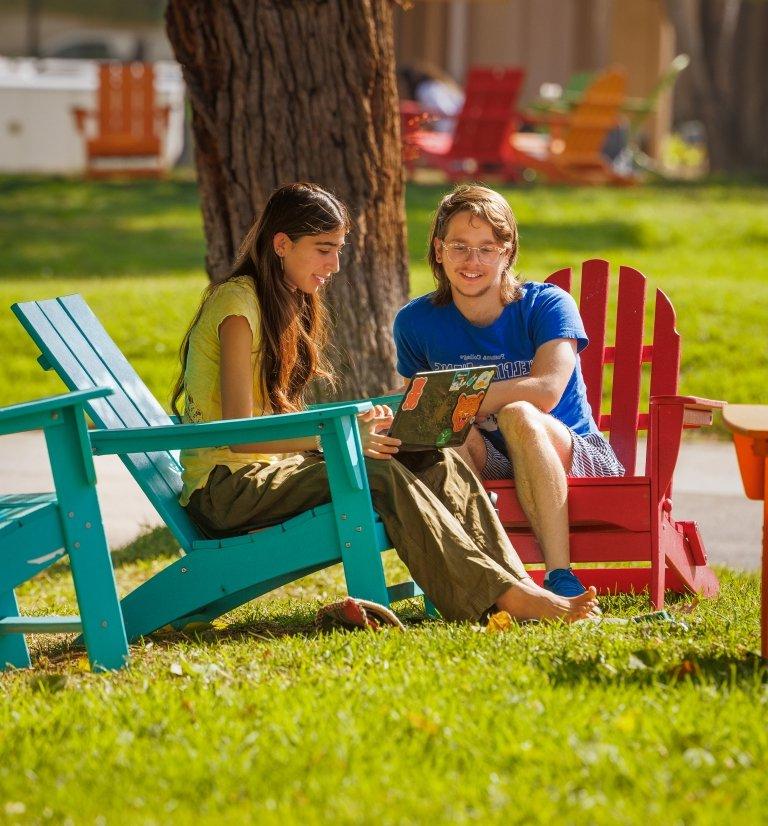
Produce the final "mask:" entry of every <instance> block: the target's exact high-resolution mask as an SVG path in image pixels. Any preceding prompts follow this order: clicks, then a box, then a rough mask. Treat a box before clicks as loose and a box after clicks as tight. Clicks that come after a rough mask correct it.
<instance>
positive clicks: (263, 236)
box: [171, 183, 350, 416]
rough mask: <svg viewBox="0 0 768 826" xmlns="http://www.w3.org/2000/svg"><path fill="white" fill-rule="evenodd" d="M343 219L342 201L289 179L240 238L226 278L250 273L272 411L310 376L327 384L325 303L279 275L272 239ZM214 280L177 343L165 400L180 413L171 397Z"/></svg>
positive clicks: (299, 399)
mask: <svg viewBox="0 0 768 826" xmlns="http://www.w3.org/2000/svg"><path fill="white" fill-rule="evenodd" d="M349 227H350V221H349V215H348V213H347V208H346V207H345V206H344V204H343V203H342V202H341V201H339V200H338V199H337V198H335V197H334V196H333V195H331V194H330V193H329V192H326V191H325V190H324V189H322V188H321V187H319V186H317V185H316V184H310V183H295V184H288V185H287V186H283V187H280V189H277V190H275V191H274V192H273V193H272V195H271V196H270V197H269V200H268V201H267V204H266V206H265V207H264V211H263V212H262V214H261V217H260V218H259V219H258V220H257V221H256V222H254V224H253V226H251V228H250V229H249V230H248V232H247V233H246V235H245V238H243V241H242V243H241V244H240V248H239V250H238V252H237V256H236V258H235V263H234V265H233V267H232V271H231V272H230V274H229V276H228V278H227V279H226V280H225V281H224V282H222V283H226V282H227V281H229V280H230V279H232V278H237V277H240V276H247V277H249V278H251V279H253V284H254V288H255V290H256V296H257V299H258V302H259V308H260V311H261V341H260V342H259V345H260V350H261V352H260V360H259V361H260V376H259V379H260V383H261V387H262V392H263V393H264V396H265V399H266V400H267V401H268V402H269V405H270V408H271V410H272V411H273V412H275V413H289V412H293V411H296V410H300V409H302V407H303V406H304V395H305V391H306V387H307V385H308V384H309V382H310V381H311V380H312V379H315V378H320V379H324V380H325V381H327V382H328V383H330V384H331V385H333V384H334V376H333V371H332V368H331V366H330V363H329V362H328V360H327V358H326V356H325V355H324V349H325V347H326V345H327V343H328V326H329V321H328V311H327V309H326V307H325V304H324V302H323V300H322V298H320V296H319V295H318V294H317V293H315V294H312V295H310V294H307V293H304V292H302V291H301V290H291V289H290V288H289V287H288V285H287V284H286V282H285V279H284V277H283V271H282V267H281V266H280V258H279V257H278V255H277V253H276V252H275V250H274V247H273V245H272V240H273V238H274V237H275V235H276V234H277V233H278V232H284V233H285V234H286V235H287V236H288V237H289V238H290V239H291V241H297V240H298V239H299V238H302V237H304V236H306V235H320V234H323V233H328V232H335V231H338V230H339V229H343V230H344V231H345V232H346V231H348V230H349ZM220 286H221V284H212V285H211V286H210V287H208V289H207V290H206V291H205V293H204V294H203V299H202V302H201V304H200V307H199V309H198V311H197V313H196V315H195V317H194V318H193V320H192V323H191V324H190V325H189V328H188V329H187V332H186V333H185V335H184V338H183V340H182V342H181V347H180V349H179V361H180V371H179V374H178V376H177V378H176V381H175V383H174V386H173V390H172V395H171V408H172V409H173V411H174V413H176V415H177V416H178V415H180V413H179V410H178V402H179V399H180V398H181V396H182V395H183V393H184V373H185V370H186V365H187V356H188V354H189V338H190V334H191V332H192V330H193V329H194V326H195V324H196V323H197V322H198V320H199V319H200V315H201V314H202V311H203V308H204V306H205V302H206V301H207V300H208V298H210V296H211V295H212V294H213V293H214V292H215V291H216V290H217V289H218V288H219V287H220Z"/></svg>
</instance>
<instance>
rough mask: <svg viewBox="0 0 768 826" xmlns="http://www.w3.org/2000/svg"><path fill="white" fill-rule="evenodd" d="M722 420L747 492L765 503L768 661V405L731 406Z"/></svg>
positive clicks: (765, 641)
mask: <svg viewBox="0 0 768 826" xmlns="http://www.w3.org/2000/svg"><path fill="white" fill-rule="evenodd" d="M723 420H724V421H725V424H726V426H727V427H728V429H729V430H730V431H731V432H732V433H733V441H734V444H735V445H736V456H737V458H738V460H739V470H740V471H741V479H742V481H743V482H744V492H745V493H746V494H747V496H748V497H749V498H750V499H762V500H763V566H762V567H763V573H762V593H761V607H760V623H761V626H760V627H761V634H760V653H761V654H762V656H763V658H764V659H768V405H766V404H729V405H726V407H725V409H724V410H723Z"/></svg>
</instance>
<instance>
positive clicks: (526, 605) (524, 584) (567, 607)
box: [496, 580, 597, 622]
mask: <svg viewBox="0 0 768 826" xmlns="http://www.w3.org/2000/svg"><path fill="white" fill-rule="evenodd" d="M496 605H497V606H498V607H499V608H500V609H501V610H502V611H506V612H507V613H509V615H510V616H512V617H514V618H515V619H521V620H528V619H547V620H558V619H560V620H563V621H564V622H576V621H577V620H581V619H585V618H586V617H587V616H589V614H590V613H591V612H592V610H593V609H594V608H596V607H597V592H596V591H595V589H594V588H592V587H590V588H587V590H586V591H585V592H584V593H583V594H579V596H577V597H559V596H557V595H556V594H553V593H552V592H551V591H547V590H546V589H544V588H541V587H539V586H538V585H536V583H535V582H533V580H521V581H520V582H518V583H516V584H515V585H513V586H512V587H511V588H510V589H509V590H508V591H505V592H504V593H503V594H502V595H501V596H500V597H499V598H498V599H497V600H496Z"/></svg>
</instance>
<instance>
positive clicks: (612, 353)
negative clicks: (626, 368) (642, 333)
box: [603, 344, 653, 364]
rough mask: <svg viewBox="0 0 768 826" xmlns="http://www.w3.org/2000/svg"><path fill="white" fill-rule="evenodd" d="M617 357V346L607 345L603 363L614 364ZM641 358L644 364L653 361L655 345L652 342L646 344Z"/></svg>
mask: <svg viewBox="0 0 768 826" xmlns="http://www.w3.org/2000/svg"><path fill="white" fill-rule="evenodd" d="M615 358H616V348H615V347H606V348H605V354H604V356H603V364H613V363H614V359H615ZM640 360H641V361H642V363H643V364H650V363H651V362H652V361H653V345H652V344H644V345H643V350H642V355H641V357H640Z"/></svg>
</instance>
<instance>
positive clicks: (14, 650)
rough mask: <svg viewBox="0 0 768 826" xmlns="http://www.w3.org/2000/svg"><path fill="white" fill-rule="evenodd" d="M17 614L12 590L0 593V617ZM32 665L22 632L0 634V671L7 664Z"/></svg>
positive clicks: (23, 666)
mask: <svg viewBox="0 0 768 826" xmlns="http://www.w3.org/2000/svg"><path fill="white" fill-rule="evenodd" d="M18 615H19V605H18V603H17V602H16V595H15V594H14V593H13V591H5V592H3V593H0V617H16V616H18ZM31 665H32V662H31V660H30V659H29V649H28V648H27V642H26V640H25V639H24V634H3V635H0V671H3V670H5V669H6V668H7V667H8V666H12V667H13V668H29V667H30V666H31Z"/></svg>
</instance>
